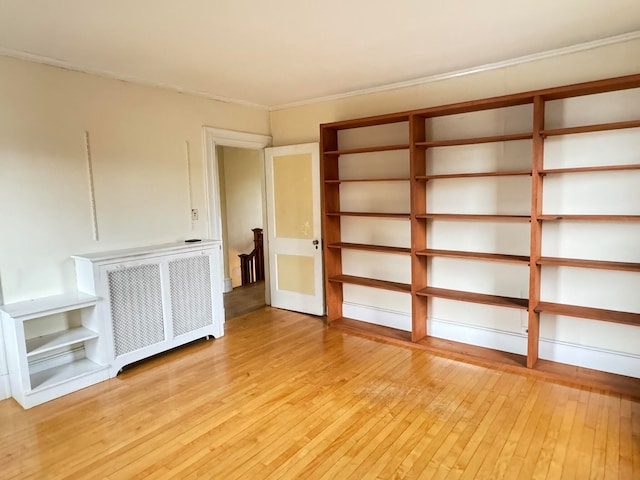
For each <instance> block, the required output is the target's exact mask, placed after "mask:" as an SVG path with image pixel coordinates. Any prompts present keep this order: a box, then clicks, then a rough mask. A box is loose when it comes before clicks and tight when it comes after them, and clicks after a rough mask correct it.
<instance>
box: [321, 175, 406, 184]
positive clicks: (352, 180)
mask: <svg viewBox="0 0 640 480" xmlns="http://www.w3.org/2000/svg"><path fill="white" fill-rule="evenodd" d="M409 180H410V178H408V177H393V178H348V179H339V180H325V181H324V183H328V184H333V183H361V182H408V181H409Z"/></svg>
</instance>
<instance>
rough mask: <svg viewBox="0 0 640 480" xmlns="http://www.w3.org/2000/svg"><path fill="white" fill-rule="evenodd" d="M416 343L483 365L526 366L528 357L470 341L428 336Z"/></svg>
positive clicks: (431, 349) (437, 351)
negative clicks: (479, 345) (481, 345)
mask: <svg viewBox="0 0 640 480" xmlns="http://www.w3.org/2000/svg"><path fill="white" fill-rule="evenodd" d="M416 343H418V345H421V346H423V347H425V348H426V349H427V350H429V351H430V352H434V353H438V354H444V355H447V356H452V357H453V358H456V359H460V360H463V361H471V362H472V363H480V364H481V365H488V366H492V367H495V366H498V367H503V366H505V365H511V366H517V367H522V368H526V365H527V357H526V356H524V355H518V354H515V353H509V352H503V351H501V350H493V349H491V348H484V347H478V346H476V345H470V344H468V343H461V342H454V341H453V340H446V339H444V338H437V337H431V336H426V337H424V338H422V339H420V340H418V341H417V342H416Z"/></svg>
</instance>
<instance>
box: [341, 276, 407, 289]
mask: <svg viewBox="0 0 640 480" xmlns="http://www.w3.org/2000/svg"><path fill="white" fill-rule="evenodd" d="M329 281H330V282H337V283H349V284H351V285H360V286H363V287H371V288H381V289H383V290H391V291H393V292H402V293H411V285H409V284H407V283H398V282H388V281H386V280H377V279H375V278H366V277H355V276H352V275H335V276H333V277H329Z"/></svg>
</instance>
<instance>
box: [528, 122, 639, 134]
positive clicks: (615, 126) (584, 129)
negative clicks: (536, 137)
mask: <svg viewBox="0 0 640 480" xmlns="http://www.w3.org/2000/svg"><path fill="white" fill-rule="evenodd" d="M635 127H640V120H631V121H627V122H611V123H599V124H597V125H583V126H581V127H567V128H554V129H548V130H541V131H540V135H542V136H543V137H552V136H556V135H571V134H574V133H590V132H603V131H606V130H621V129H624V128H635Z"/></svg>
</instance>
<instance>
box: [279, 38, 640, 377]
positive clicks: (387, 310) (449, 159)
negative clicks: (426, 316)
mask: <svg viewBox="0 0 640 480" xmlns="http://www.w3.org/2000/svg"><path fill="white" fill-rule="evenodd" d="M638 72H640V40H633V41H629V42H625V43H619V44H615V45H609V46H605V47H601V48H595V49H592V50H589V51H584V52H580V53H574V54H569V55H564V56H559V57H554V58H547V59H543V60H539V61H535V62H530V63H526V64H521V65H516V66H511V67H507V68H502V69H499V70H492V71H487V72H482V73H477V74H473V75H468V76H464V77H456V78H451V79H447V80H441V81H437V82H432V83H427V84H424V85H420V86H415V87H409V88H404V89H397V90H392V91H387V92H381V93H376V94H369V95H362V96H356V97H351V98H345V99H340V100H335V101H329V102H321V103H316V104H310V105H307V106H299V107H293V108H287V109H283V110H278V111H274V112H272V113H271V130H272V137H273V142H274V145H284V144H291V143H302V142H311V141H317V140H318V133H319V131H318V130H319V129H318V125H319V124H320V123H325V122H332V121H339V120H345V119H350V118H357V117H363V116H368V115H375V114H384V113H391V112H395V111H403V110H410V109H417V108H423V107H428V106H432V105H440V104H446V103H454V102H459V101H464V100H470V99H475V98H483V97H490V96H496V95H502V94H508V93H516V92H521V91H526V90H532V89H538V88H546V87H551V86H557V85H563V84H569V83H576V82H580V81H588V80H596V79H601V78H607V77H613V76H618V75H625V74H632V73H638ZM616 95H617V99H615V100H612V99H611V98H606V99H604V100H603V101H602V102H601V103H600V104H597V105H595V106H594V105H591V106H588V107H585V106H580V105H579V103H580V101H582V100H580V99H574V100H568V101H564V104H562V105H555V106H549V108H548V113H549V115H548V118H547V123H548V125H550V126H551V127H553V126H558V125H560V124H562V125H564V126H569V125H571V124H574V125H575V124H585V123H586V124H588V123H598V122H606V121H611V120H612V119H616V120H625V119H626V118H627V117H628V116H629V115H631V116H634V118H637V112H638V111H640V91H638V90H635V91H631V92H621V93H618V94H616ZM571 104H575V105H571ZM605 107H607V108H609V107H612V108H609V110H610V111H607V108H605ZM570 112H577V113H575V114H573V113H570ZM585 112H586V115H585ZM474 116H475V117H477V118H476V119H473V117H474ZM580 117H582V118H580ZM610 118H611V120H610ZM556 124H558V125H556ZM428 129H429V132H428V133H429V135H430V138H434V137H437V138H439V139H444V138H456V137H471V136H482V135H490V134H501V133H512V132H517V131H520V132H521V131H527V130H531V107H530V106H523V107H515V108H512V109H509V111H508V112H506V113H504V114H500V115H494V114H493V112H480V113H477V114H465V115H460V116H455V117H449V118H442V119H437V120H433V121H431V122H429V126H428ZM637 130H638V129H635V131H628V132H626V133H620V132H615V133H608V134H606V135H603V137H607V138H609V139H612V138H613V140H611V141H609V140H606V139H605V140H598V139H596V140H588V142H589V146H588V147H587V148H583V149H582V150H580V149H579V148H580V147H577V146H575V145H574V144H573V143H572V142H574V139H573V138H574V137H571V138H570V137H567V140H563V142H564V143H563V145H556V142H557V141H556V140H548V142H547V161H548V162H551V163H553V166H556V167H560V166H572V162H573V165H575V164H576V163H575V162H579V164H581V165H593V164H603V163H605V164H606V163H607V162H612V163H625V162H626V163H637V151H638V148H640V145H638V144H637V142H638V132H637ZM625 135H627V137H629V138H622V137H624V136H625ZM630 137H633V138H630ZM339 141H340V145H341V148H357V147H358V146H365V145H367V146H371V145H376V144H385V143H386V144H393V143H407V142H408V139H407V129H406V125H399V126H398V127H397V128H396V127H394V126H382V127H373V128H371V127H370V128H363V129H353V130H347V131H344V132H340V138H339ZM608 142H609V143H608ZM612 144H613V145H616V146H615V147H613V148H612V147H611V145H612ZM530 149H531V142H530V141H522V142H509V143H506V144H486V145H473V146H466V147H455V148H447V149H434V150H430V151H429V154H430V158H429V161H428V165H429V168H430V172H431V173H434V174H435V173H445V172H450V173H457V172H463V171H486V170H495V169H520V168H526V167H527V166H528V165H530V159H531V154H530ZM622 152H624V153H622ZM623 156H624V157H625V158H622V157H623ZM634 156H635V157H634ZM362 157H364V156H363V155H360V156H358V155H347V156H342V157H341V159H340V167H341V176H342V178H355V177H358V176H363V173H362V172H364V171H365V170H364V168H366V175H365V176H367V177H375V176H379V177H385V176H386V177H403V176H407V175H408V171H407V170H408V152H407V151H395V152H381V153H378V154H374V155H366V159H363V158H362ZM596 162H599V163H596ZM365 163H366V165H365ZM507 167H508V168H507ZM612 176H617V178H616V179H612V178H611V177H612ZM608 180H615V181H616V183H617V184H618V185H621V187H619V188H618V189H617V190H615V191H612V189H611V188H610V187H608V188H607V187H606V185H607V183H606V182H607V181H608ZM638 182H640V177H639V176H638V172H634V173H631V174H630V173H626V174H625V173H623V174H620V173H616V172H614V173H612V174H602V175H600V176H597V175H591V176H590V174H585V175H577V176H574V177H572V178H571V179H569V178H551V177H549V178H548V179H547V180H545V206H544V212H545V213H555V212H563V213H571V212H582V213H587V212H594V209H595V213H598V212H600V213H612V212H613V213H621V214H624V213H627V214H628V213H630V212H632V213H634V214H640V211H638V208H639V207H640V198H639V197H638V194H639V193H638V192H639V191H638V189H637V185H638ZM429 186H430V188H429V194H428V199H427V203H428V205H429V211H431V212H447V213H456V212H458V213H500V214H518V213H520V214H528V212H529V208H530V207H529V205H530V179H529V178H528V177H504V178H482V179H478V178H474V179H456V180H440V181H436V182H430V185H429ZM381 190H384V195H381V194H380V191H381ZM340 191H341V198H340V201H341V209H342V210H345V211H359V210H360V211H381V212H385V211H389V212H391V211H393V212H403V211H407V212H408V210H409V202H408V198H409V191H408V186H407V185H404V184H402V183H391V182H390V183H388V184H376V185H371V184H368V183H353V184H344V183H343V184H342V185H341V188H340ZM594 192H598V196H597V197H598V198H596V195H594ZM598 209H601V210H598ZM602 209H604V210H602ZM403 222H404V223H403ZM429 224H430V227H429V232H428V233H429V236H428V238H429V246H430V247H431V248H448V249H453V250H455V249H459V250H477V251H485V252H497V253H512V254H520V255H528V253H529V224H528V223H527V222H524V223H522V224H515V223H503V222H496V223H495V224H489V223H485V222H482V224H480V222H451V221H446V222H445V221H433V222H429ZM603 226H604V231H605V232H606V234H602V232H603V228H602V227H603ZM560 230H561V231H560ZM342 232H343V241H346V242H354V243H378V244H384V245H393V246H404V247H407V246H409V245H410V238H409V226H408V221H403V220H384V221H380V220H377V219H375V220H372V219H367V218H364V219H363V218H343V219H342ZM543 235H544V237H543V244H544V245H545V247H544V248H545V251H544V252H543V253H544V254H545V255H548V256H552V255H555V256H563V255H564V256H569V257H570V256H573V257H581V256H582V257H583V258H595V259H605V260H619V261H635V262H640V247H639V245H640V228H639V226H638V225H635V224H634V225H629V224H607V225H600V226H599V228H594V227H591V226H590V227H588V228H587V227H586V226H584V225H577V224H570V223H563V224H561V225H559V226H557V225H552V224H550V225H549V226H545V227H544V232H543ZM342 255H343V270H344V272H345V273H346V274H352V275H362V276H368V277H373V278H381V279H384V280H390V281H397V282H405V283H409V282H410V266H409V262H408V259H406V258H404V257H400V256H390V255H388V256H386V257H385V256H384V255H381V254H375V253H371V252H358V251H343V254H342ZM430 272H431V273H430V278H429V282H430V284H431V285H434V286H438V287H442V288H454V289H460V290H465V289H466V290H469V291H476V292H481V293H489V294H491V293H494V294H501V295H508V296H514V297H520V298H526V296H527V294H528V267H527V266H526V265H524V266H519V265H510V264H497V263H491V262H470V261H466V260H459V259H447V258H435V259H433V260H431V261H430ZM637 291H640V275H638V274H632V273H626V272H605V271H598V272H596V271H590V270H584V269H575V268H574V269H569V268H566V267H562V268H561V267H549V268H545V269H544V273H543V288H542V296H543V300H546V301H558V302H566V303H573V304H579V305H588V306H593V307H599V308H609V309H619V310H624V311H631V312H640V303H639V302H640V299H639V298H638V296H637V295H635V294H634V292H637ZM593 292H595V293H593ZM344 298H345V302H346V304H347V308H346V309H345V315H347V316H349V315H354V316H355V315H362V318H361V319H364V320H371V321H382V322H384V321H385V320H388V321H389V322H390V324H392V326H395V327H397V328H403V329H407V330H408V329H410V326H411V323H410V312H411V304H410V298H409V296H408V295H404V294H400V293H394V292H381V291H379V290H375V291H374V290H373V289H367V288H365V287H358V286H354V285H345V286H344ZM429 311H430V322H429V325H430V333H431V334H434V335H436V336H443V337H446V338H452V339H454V340H460V341H466V342H470V343H477V344H481V345H485V346H492V347H494V348H501V349H507V350H511V351H515V352H518V353H524V351H525V350H526V336H525V334H524V328H525V327H526V323H527V316H526V311H521V310H515V309H504V308H499V307H491V306H486V305H476V304H471V303H464V302H454V301H450V300H444V299H433V300H432V301H430V309H429ZM364 317H367V318H364ZM356 318H357V317H356ZM541 336H542V337H543V341H542V342H541V356H543V358H552V359H556V360H560V361H564V362H568V363H574V362H575V363H576V364H580V365H584V366H587V367H590V368H600V369H604V370H609V371H614V372H617V373H624V374H626V375H634V376H638V375H640V329H638V328H636V327H631V326H627V325H619V324H610V323H606V322H597V321H593V320H586V319H585V320H582V319H573V318H567V317H559V316H553V315H546V314H543V315H542V320H541ZM569 352H570V353H569ZM576 352H577V353H576ZM572 355H573V358H570V357H571V356H572ZM568 357H569V358H568ZM578 357H580V358H578Z"/></svg>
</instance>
